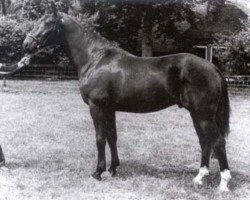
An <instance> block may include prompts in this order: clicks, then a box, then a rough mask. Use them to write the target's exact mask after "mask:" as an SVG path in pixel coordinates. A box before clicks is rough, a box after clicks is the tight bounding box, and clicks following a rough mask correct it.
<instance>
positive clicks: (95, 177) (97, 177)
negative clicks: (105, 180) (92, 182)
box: [91, 172, 102, 181]
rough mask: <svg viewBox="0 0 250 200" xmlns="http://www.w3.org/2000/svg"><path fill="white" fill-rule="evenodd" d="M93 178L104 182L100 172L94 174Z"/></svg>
mask: <svg viewBox="0 0 250 200" xmlns="http://www.w3.org/2000/svg"><path fill="white" fill-rule="evenodd" d="M91 176H92V177H93V178H94V179H96V180H98V181H101V180H102V177H101V174H100V172H94V173H93V174H91Z"/></svg>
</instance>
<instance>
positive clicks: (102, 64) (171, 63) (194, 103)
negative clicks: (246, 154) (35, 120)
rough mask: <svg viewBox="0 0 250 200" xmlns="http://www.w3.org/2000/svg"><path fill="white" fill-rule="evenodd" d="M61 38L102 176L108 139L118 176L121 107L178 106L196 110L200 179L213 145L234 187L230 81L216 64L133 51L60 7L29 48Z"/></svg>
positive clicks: (224, 175)
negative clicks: (145, 55) (229, 146)
mask: <svg viewBox="0 0 250 200" xmlns="http://www.w3.org/2000/svg"><path fill="white" fill-rule="evenodd" d="M53 38H54V40H53ZM56 40H59V42H60V43H61V45H62V47H63V48H65V49H66V50H67V52H68V56H69V57H70V58H71V60H72V62H73V63H74V65H75V66H76V67H77V69H78V76H79V86H80V92H81V96H82V99H83V101H84V102H85V103H86V104H88V105H89V108H90V114H91V117H92V119H93V123H94V126H95V131H96V145H97V150H98V162H97V168H96V171H95V172H94V173H93V174H92V176H93V177H94V178H96V179H98V180H101V174H102V172H103V171H105V170H106V160H105V145H106V142H108V144H109V147H110V150H111V166H110V168H109V172H110V173H111V174H112V175H113V176H114V175H115V174H116V168H117V166H119V158H118V152H117V145H116V141H117V133H116V119H115V113H116V111H124V112H134V113H148V112H154V111H158V110H161V109H164V108H167V107H169V106H172V105H175V104H177V105H178V106H179V107H183V108H186V109H187V110H188V111H189V112H190V114H191V117H192V119H193V123H194V127H195V130H196V132H197V135H198V137H199V142H200V146H201V149H202V155H201V166H200V170H199V173H198V175H197V176H196V177H195V178H194V180H193V181H194V183H195V184H200V185H201V184H202V178H203V177H204V176H206V175H208V174H209V171H208V168H209V159H210V154H211V149H213V150H214V152H215V155H216V157H217V158H218V161H219V165H220V170H221V182H220V185H219V189H220V190H222V191H228V187H227V184H228V182H229V180H230V178H231V175H230V171H229V166H228V162H227V156H226V150H225V137H226V135H227V134H228V132H229V110H230V108H229V99H228V91H227V85H226V82H225V81H224V79H223V77H222V75H221V73H220V72H219V70H218V69H217V68H216V67H215V66H214V65H213V64H211V63H209V62H208V61H206V60H204V59H202V58H199V57H197V56H195V55H192V54H188V53H180V54H174V55H168V56H162V57H154V58H153V57H149V58H141V57H137V56H134V55H131V54H130V53H128V52H126V51H125V50H123V49H121V48H119V47H117V46H116V45H114V44H111V42H109V41H107V40H106V39H104V38H103V37H101V36H100V35H99V34H98V33H96V32H95V31H94V30H93V29H92V28H90V27H89V26H88V25H81V24H79V23H78V22H77V21H76V20H75V19H73V18H72V17H70V16H68V15H66V14H63V13H57V12H56V11H55V12H54V14H51V15H45V16H43V17H42V18H41V19H40V21H39V22H38V23H37V25H36V26H35V27H34V29H33V30H32V31H31V32H30V33H29V34H28V35H27V37H26V39H25V40H24V42H23V47H24V49H25V50H26V51H27V52H34V51H36V50H37V49H38V48H39V47H43V46H46V45H50V44H51V43H53V42H55V41H56ZM57 42H58V41H57Z"/></svg>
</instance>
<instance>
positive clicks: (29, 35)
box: [27, 34, 38, 42]
mask: <svg viewBox="0 0 250 200" xmlns="http://www.w3.org/2000/svg"><path fill="white" fill-rule="evenodd" d="M27 36H28V37H30V38H32V39H33V40H35V41H36V42H37V41H38V39H37V38H36V37H35V36H34V35H31V34H28V35H27Z"/></svg>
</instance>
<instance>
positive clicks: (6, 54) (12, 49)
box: [0, 16, 32, 62]
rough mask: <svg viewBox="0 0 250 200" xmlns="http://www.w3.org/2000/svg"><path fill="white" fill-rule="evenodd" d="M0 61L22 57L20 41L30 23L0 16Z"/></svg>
mask: <svg viewBox="0 0 250 200" xmlns="http://www.w3.org/2000/svg"><path fill="white" fill-rule="evenodd" d="M0 24H1V25H0V59H1V60H0V62H10V61H16V60H19V59H20V58H21V57H22V54H23V52H22V41H23V40H24V38H25V35H26V32H27V31H29V30H30V29H31V27H32V23H31V22H28V21H26V20H17V19H12V18H11V17H8V16H7V17H1V18H0Z"/></svg>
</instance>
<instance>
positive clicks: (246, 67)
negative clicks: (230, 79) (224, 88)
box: [216, 21, 250, 75]
mask: <svg viewBox="0 0 250 200" xmlns="http://www.w3.org/2000/svg"><path fill="white" fill-rule="evenodd" d="M249 41H250V21H247V22H245V28H244V30H242V31H240V32H239V33H237V34H234V35H231V36H219V39H218V41H217V42H216V45H217V46H223V47H225V49H224V50H218V51H217V52H216V56H217V58H218V60H219V65H220V66H219V67H220V68H222V69H223V70H224V71H226V72H227V73H229V74H235V75H250V42H249Z"/></svg>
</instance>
